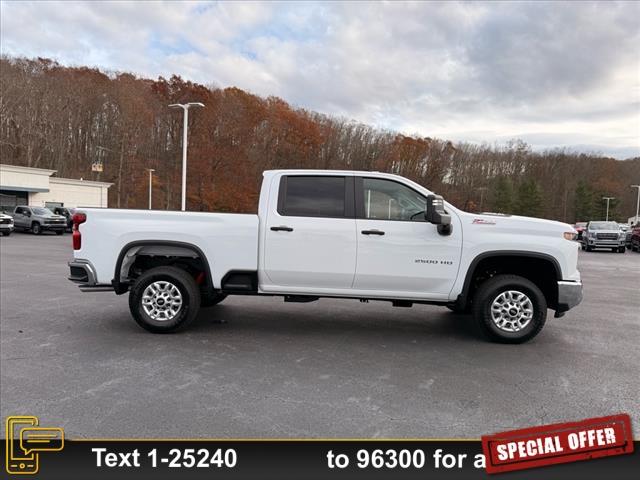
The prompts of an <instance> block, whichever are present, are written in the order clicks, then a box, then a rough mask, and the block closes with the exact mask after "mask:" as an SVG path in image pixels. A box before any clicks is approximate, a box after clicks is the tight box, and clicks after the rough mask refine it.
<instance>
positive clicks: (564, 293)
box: [556, 280, 582, 315]
mask: <svg viewBox="0 0 640 480" xmlns="http://www.w3.org/2000/svg"><path fill="white" fill-rule="evenodd" d="M581 301H582V282H569V281H565V280H561V281H559V282H558V307H557V308H556V315H557V314H558V313H564V312H566V311H568V310H571V309H572V308H573V307H575V306H576V305H578V304H579V303H580V302H581Z"/></svg>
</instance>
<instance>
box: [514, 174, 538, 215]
mask: <svg viewBox="0 0 640 480" xmlns="http://www.w3.org/2000/svg"><path fill="white" fill-rule="evenodd" d="M516 213H517V214H518V215H525V216H527V217H540V216H542V191H541V190H540V186H539V185H538V183H537V182H536V181H535V180H533V179H529V180H525V181H524V182H522V183H521V184H520V188H519V190H518V201H517V203H516Z"/></svg>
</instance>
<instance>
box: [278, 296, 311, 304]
mask: <svg viewBox="0 0 640 480" xmlns="http://www.w3.org/2000/svg"><path fill="white" fill-rule="evenodd" d="M319 298H320V297H312V296H310V295H285V296H284V301H285V302H290V303H309V302H315V301H316V300H318V299H319Z"/></svg>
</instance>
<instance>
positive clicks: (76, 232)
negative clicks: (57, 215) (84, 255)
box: [72, 213, 87, 250]
mask: <svg viewBox="0 0 640 480" xmlns="http://www.w3.org/2000/svg"><path fill="white" fill-rule="evenodd" d="M72 221H73V233H72V239H73V249H74V250H80V248H81V247H82V234H81V233H80V224H82V223H84V222H86V221H87V214H86V213H74V214H73V217H72Z"/></svg>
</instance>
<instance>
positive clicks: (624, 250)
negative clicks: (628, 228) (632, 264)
mask: <svg viewBox="0 0 640 480" xmlns="http://www.w3.org/2000/svg"><path fill="white" fill-rule="evenodd" d="M626 251H627V247H620V248H619V249H618V253H624V252H626Z"/></svg>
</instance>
